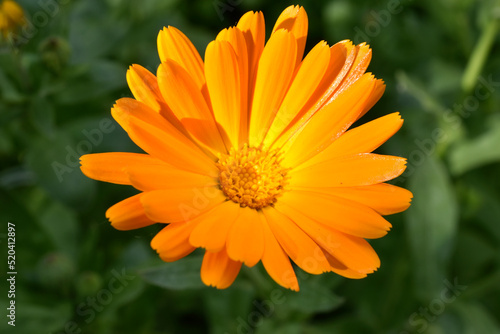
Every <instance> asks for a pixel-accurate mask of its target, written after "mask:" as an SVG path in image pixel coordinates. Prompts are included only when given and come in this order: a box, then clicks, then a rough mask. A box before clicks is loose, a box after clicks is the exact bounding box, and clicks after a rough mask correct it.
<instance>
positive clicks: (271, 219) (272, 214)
mask: <svg viewBox="0 0 500 334" xmlns="http://www.w3.org/2000/svg"><path fill="white" fill-rule="evenodd" d="M280 199H281V198H280ZM262 212H263V213H264V215H265V217H266V220H267V223H268V225H269V227H270V229H271V231H272V232H273V234H274V236H275V237H276V239H277V240H278V242H279V243H280V245H281V247H283V250H284V251H285V252H286V253H287V254H288V256H289V257H290V258H291V259H292V260H293V262H295V263H296V264H297V265H298V266H299V267H300V268H302V269H303V270H304V271H306V272H308V273H310V274H321V273H324V272H327V271H329V270H330V264H329V263H328V261H327V259H326V258H325V255H324V253H323V251H322V250H321V248H320V247H319V246H318V245H317V244H316V243H315V242H314V241H313V240H312V239H311V238H310V237H309V236H308V235H307V234H306V233H305V232H304V231H302V230H301V229H300V228H299V227H298V226H297V225H296V224H295V223H294V222H293V221H291V220H290V219H289V218H288V217H287V216H285V215H283V214H282V213H280V212H278V211H277V210H276V209H274V208H272V207H266V208H263V209H262Z"/></svg>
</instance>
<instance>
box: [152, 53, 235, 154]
mask: <svg viewBox="0 0 500 334" xmlns="http://www.w3.org/2000/svg"><path fill="white" fill-rule="evenodd" d="M158 84H159V87H160V88H159V89H160V90H161V94H162V95H163V98H164V99H165V101H166V102H167V104H168V106H169V107H170V108H171V110H172V112H173V113H174V114H175V115H176V117H177V118H178V119H179V120H180V122H181V123H182V125H183V126H184V127H185V128H186V129H187V130H188V131H189V133H191V134H193V135H194V136H195V138H197V139H200V141H201V142H202V143H203V144H205V145H206V146H208V147H209V148H211V149H213V150H214V151H216V152H226V148H225V146H224V142H223V141H222V138H221V135H220V133H219V130H218V128H217V125H216V124H215V119H214V116H213V114H212V111H211V110H210V108H209V106H208V105H207V103H206V101H205V98H204V97H203V95H202V94H201V92H200V91H199V90H198V88H197V87H196V83H195V82H194V80H193V78H192V77H191V76H190V74H189V73H188V72H186V70H185V69H184V68H183V67H182V66H180V65H179V64H178V63H176V62H175V61H173V60H170V59H168V60H167V61H165V62H164V63H163V64H161V65H160V66H159V67H158ZM193 119H195V120H199V121H200V122H201V124H202V125H203V127H201V126H198V124H200V123H197V122H193Z"/></svg>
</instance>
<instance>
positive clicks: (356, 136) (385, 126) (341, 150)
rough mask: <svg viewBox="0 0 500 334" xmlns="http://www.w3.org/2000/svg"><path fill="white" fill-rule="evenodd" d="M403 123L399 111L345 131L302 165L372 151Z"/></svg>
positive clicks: (305, 165) (302, 166)
mask: <svg viewBox="0 0 500 334" xmlns="http://www.w3.org/2000/svg"><path fill="white" fill-rule="evenodd" d="M402 125H403V120H402V119H401V116H400V115H399V113H392V114H389V115H386V116H384V117H380V118H377V119H376V120H373V121H371V122H368V123H365V124H363V125H360V126H358V127H357V128H354V129H351V130H349V131H347V132H345V133H344V134H343V135H342V136H340V137H339V138H338V139H337V140H335V141H334V142H333V143H332V144H331V145H330V146H328V147H327V148H325V149H324V150H323V151H322V152H320V153H318V154H317V155H315V156H314V157H312V158H311V159H309V160H307V161H306V162H304V163H303V164H302V165H301V166H300V167H301V168H304V167H307V166H311V165H314V164H317V163H319V162H321V161H325V160H330V159H334V158H338V157H342V156H347V155H354V154H358V153H370V152H372V151H374V150H375V149H377V148H378V147H379V146H380V145H382V144H383V143H385V142H386V141H387V140H388V139H389V138H390V137H392V135H394V134H395V133H396V132H397V131H398V130H399V129H400V128H401V126H402Z"/></svg>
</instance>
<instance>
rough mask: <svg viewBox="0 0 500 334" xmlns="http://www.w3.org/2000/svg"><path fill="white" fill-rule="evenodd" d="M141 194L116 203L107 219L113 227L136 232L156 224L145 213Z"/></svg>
mask: <svg viewBox="0 0 500 334" xmlns="http://www.w3.org/2000/svg"><path fill="white" fill-rule="evenodd" d="M142 195H143V194H142V193H141V194H137V195H135V196H132V197H129V198H127V199H125V200H123V201H121V202H118V203H116V204H115V205H113V206H112V207H110V208H109V209H108V211H106V217H107V218H108V219H109V220H110V222H111V226H113V227H114V228H116V229H117V230H122V231H126V230H135V229H137V228H141V227H145V226H149V225H152V224H154V223H155V222H154V221H152V220H151V219H149V218H148V217H147V216H146V213H145V212H144V209H143V207H142V204H141V202H140V199H141V197H142Z"/></svg>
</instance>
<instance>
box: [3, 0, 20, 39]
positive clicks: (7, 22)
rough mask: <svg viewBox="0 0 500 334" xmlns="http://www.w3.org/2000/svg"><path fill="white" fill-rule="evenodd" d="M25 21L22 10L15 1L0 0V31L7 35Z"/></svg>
mask: <svg viewBox="0 0 500 334" xmlns="http://www.w3.org/2000/svg"><path fill="white" fill-rule="evenodd" d="M25 23H26V18H25V17H24V11H23V9H22V8H21V6H19V5H18V4H17V3H16V2H15V1H12V0H3V1H2V0H0V33H1V34H2V35H3V37H4V38H5V37H7V36H8V35H9V34H10V33H13V32H15V31H16V29H18V28H20V27H22V26H23V25H24V24H25Z"/></svg>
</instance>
